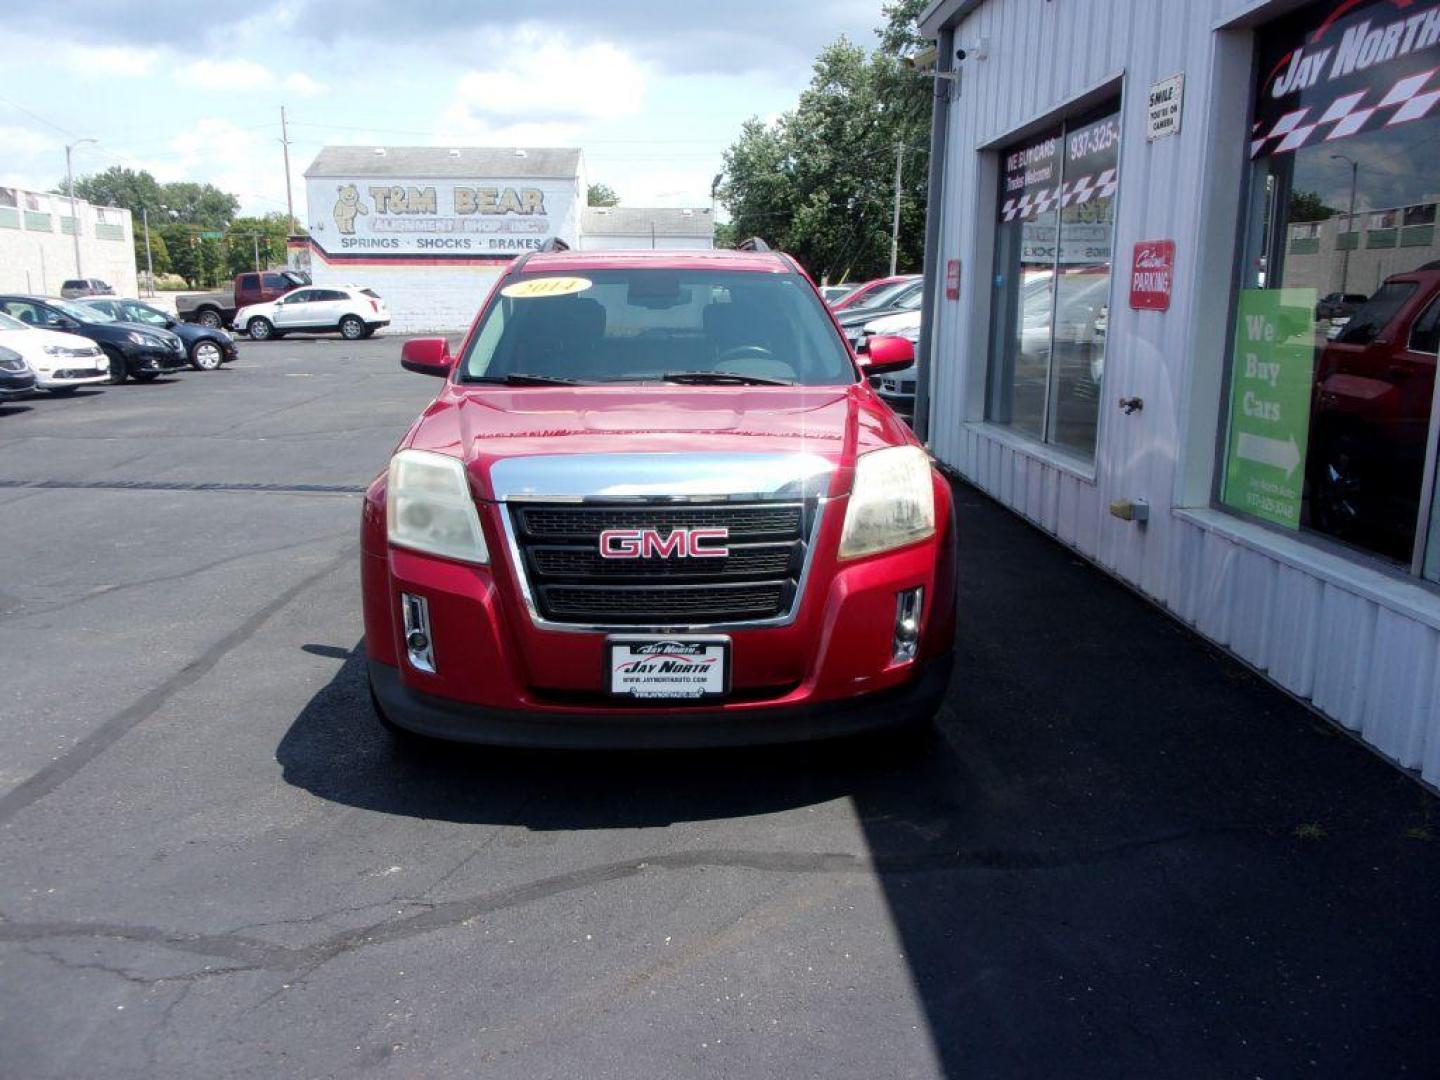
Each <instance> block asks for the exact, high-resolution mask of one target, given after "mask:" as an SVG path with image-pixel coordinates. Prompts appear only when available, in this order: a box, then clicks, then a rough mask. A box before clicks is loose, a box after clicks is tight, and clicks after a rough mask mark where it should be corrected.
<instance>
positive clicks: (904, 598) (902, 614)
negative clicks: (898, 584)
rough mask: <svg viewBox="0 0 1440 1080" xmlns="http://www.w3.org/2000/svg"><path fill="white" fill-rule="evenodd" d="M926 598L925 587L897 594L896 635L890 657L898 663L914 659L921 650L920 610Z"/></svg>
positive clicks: (891, 645)
mask: <svg viewBox="0 0 1440 1080" xmlns="http://www.w3.org/2000/svg"><path fill="white" fill-rule="evenodd" d="M924 600H925V590H924V589H923V588H917V589H906V590H905V591H904V592H898V593H896V594H895V635H894V637H893V638H891V643H890V659H891V660H893V661H894V662H895V663H897V664H902V663H905V662H906V661H907V660H914V659H915V654H916V653H917V652H919V650H920V610H921V605H922V604H923V603H924Z"/></svg>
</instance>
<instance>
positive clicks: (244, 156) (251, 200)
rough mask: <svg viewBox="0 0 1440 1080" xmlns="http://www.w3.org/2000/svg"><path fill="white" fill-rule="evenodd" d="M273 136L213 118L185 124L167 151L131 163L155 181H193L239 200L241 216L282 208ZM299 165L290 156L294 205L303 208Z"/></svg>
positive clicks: (280, 164) (282, 184)
mask: <svg viewBox="0 0 1440 1080" xmlns="http://www.w3.org/2000/svg"><path fill="white" fill-rule="evenodd" d="M277 135H278V133H272V132H267V131H254V130H250V131H247V130H245V129H244V128H242V127H239V126H238V125H236V124H234V123H232V122H231V121H229V120H224V119H221V118H219V117H214V116H209V117H205V118H203V119H201V120H200V121H198V122H197V123H194V124H191V125H190V126H189V127H188V128H187V129H186V130H185V131H182V132H181V133H180V134H178V135H176V136H175V137H174V138H173V139H171V140H170V148H171V151H172V153H171V154H170V155H168V156H166V157H163V158H159V159H156V160H153V161H151V162H148V163H147V162H145V161H143V160H142V161H140V162H137V165H136V167H143V168H148V169H149V170H150V171H151V172H152V173H154V175H155V178H156V179H157V180H160V181H172V180H195V181H198V182H201V183H209V184H214V185H215V186H216V187H218V188H219V189H220V190H221V191H228V192H231V193H232V194H234V195H235V196H237V197H238V198H239V199H240V206H241V213H245V214H265V213H270V212H272V211H275V210H280V211H283V210H284V209H285V170H284V165H283V162H282V158H281V154H280V147H279V144H278V138H277ZM304 168H305V163H304V162H303V161H298V160H296V155H294V154H291V161H290V175H291V183H292V184H293V186H294V191H295V196H296V199H297V202H298V204H299V205H297V206H296V216H297V217H298V216H300V215H301V214H302V212H303V209H304V201H305V181H304V177H303V175H302V173H303V170H304Z"/></svg>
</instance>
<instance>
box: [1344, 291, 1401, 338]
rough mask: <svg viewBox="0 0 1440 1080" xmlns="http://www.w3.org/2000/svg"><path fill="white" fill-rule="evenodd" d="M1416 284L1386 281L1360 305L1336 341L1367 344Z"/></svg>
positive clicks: (1377, 334) (1398, 308)
mask: <svg viewBox="0 0 1440 1080" xmlns="http://www.w3.org/2000/svg"><path fill="white" fill-rule="evenodd" d="M1417 287H1418V286H1416V285H1414V284H1413V283H1411V282H1408V281H1394V282H1386V283H1385V284H1384V285H1381V286H1380V288H1379V289H1377V290H1376V292H1375V295H1374V296H1372V297H1370V299H1369V300H1367V301H1366V302H1365V304H1364V305H1362V306H1361V307H1360V309H1359V310H1358V311H1356V312H1355V314H1354V315H1352V316H1351V317H1350V321H1349V322H1348V323H1346V324H1345V329H1344V330H1342V331H1340V333H1339V335H1338V336H1337V337H1336V338H1335V340H1336V341H1340V342H1344V343H1346V344H1349V345H1368V344H1370V342H1372V341H1374V340H1375V338H1376V337H1377V336H1379V334H1380V331H1381V330H1384V329H1385V324H1386V323H1388V322H1389V321H1390V320H1391V319H1393V318H1394V317H1395V313H1396V312H1397V311H1399V310H1400V308H1401V306H1402V305H1403V304H1404V303H1405V301H1407V300H1409V299H1410V297H1411V296H1412V295H1413V294H1414V292H1415V290H1416V288H1417Z"/></svg>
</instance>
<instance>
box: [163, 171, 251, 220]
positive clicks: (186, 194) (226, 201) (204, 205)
mask: <svg viewBox="0 0 1440 1080" xmlns="http://www.w3.org/2000/svg"><path fill="white" fill-rule="evenodd" d="M160 190H161V198H160V201H161V202H163V203H164V204H165V205H166V206H167V207H169V209H170V211H171V212H172V213H173V214H174V215H175V220H177V221H179V222H182V223H183V224H186V225H199V226H200V227H201V228H204V229H214V230H221V229H224V228H225V227H226V226H228V225H229V224H230V222H231V221H233V220H234V219H235V214H236V212H237V211H238V210H239V209H240V200H239V199H237V198H236V197H235V196H234V195H231V194H230V193H229V192H225V191H221V190H220V189H219V188H217V187H216V186H215V185H214V184H195V183H190V182H189V181H181V182H179V183H174V184H163V185H161V189H160Z"/></svg>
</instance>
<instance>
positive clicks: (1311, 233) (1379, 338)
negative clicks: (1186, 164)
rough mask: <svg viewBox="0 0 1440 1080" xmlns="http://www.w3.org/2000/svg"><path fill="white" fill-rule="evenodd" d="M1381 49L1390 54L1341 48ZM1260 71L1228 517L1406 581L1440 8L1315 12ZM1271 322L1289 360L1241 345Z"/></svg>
mask: <svg viewBox="0 0 1440 1080" xmlns="http://www.w3.org/2000/svg"><path fill="white" fill-rule="evenodd" d="M1410 18H1414V19H1415V20H1416V22H1415V23H1414V26H1415V27H1416V28H1417V29H1416V30H1415V32H1414V33H1408V32H1406V31H1405V29H1404V28H1405V26H1406V25H1408V24H1407V23H1406V20H1407V19H1410ZM1397 19H1398V20H1399V25H1400V26H1401V31H1400V32H1399V33H1397V34H1394V35H1391V36H1390V37H1386V36H1385V33H1386V31H1385V28H1386V27H1389V26H1391V25H1392V24H1395V23H1396V20H1397ZM1367 24H1368V25H1367ZM1432 25H1433V26H1434V27H1436V28H1437V33H1434V34H1432V33H1430V31H1429V30H1428V29H1426V28H1427V27H1431V26H1432ZM1372 33H1373V34H1375V35H1377V40H1378V41H1380V43H1381V44H1382V45H1383V44H1384V43H1385V42H1391V43H1392V44H1393V46H1394V47H1393V48H1391V47H1389V46H1388V45H1386V46H1385V47H1384V48H1379V47H1377V48H1374V49H1368V48H1367V49H1365V50H1360V52H1357V51H1356V50H1355V49H1352V48H1349V47H1348V46H1346V44H1345V43H1346V42H1347V41H1348V42H1351V43H1352V44H1353V43H1355V42H1364V41H1366V40H1368V38H1367V35H1370V34H1372ZM1392 38H1393V41H1392ZM1325 50H1329V51H1328V53H1327V52H1325ZM1347 50H1348V51H1347ZM1361 53H1363V56H1364V63H1363V64H1362V63H1361V62H1360V61H1359V59H1357V57H1359V56H1360V55H1361ZM1309 57H1321V58H1322V59H1320V60H1316V61H1314V62H1313V63H1309V62H1308V61H1307V58H1309ZM1307 63H1308V66H1306V65H1307ZM1256 70H1257V72H1258V78H1259V82H1258V85H1257V87H1256V90H1255V101H1256V106H1255V115H1254V117H1253V132H1254V134H1253V137H1252V141H1251V143H1250V151H1251V159H1252V165H1251V175H1250V183H1249V192H1250V207H1249V211H1248V214H1247V222H1248V224H1247V230H1246V242H1245V249H1246V250H1245V253H1244V257H1243V259H1242V261H1241V267H1242V281H1241V290H1242V291H1241V293H1240V296H1239V297H1238V299H1237V302H1236V310H1237V315H1238V318H1237V323H1236V326H1235V328H1234V335H1235V342H1236V346H1235V349H1234V351H1233V354H1232V357H1231V361H1230V370H1231V377H1230V386H1229V388H1228V391H1227V400H1228V402H1229V410H1228V419H1227V427H1228V435H1227V439H1226V457H1225V462H1224V466H1223V470H1222V473H1221V476H1220V478H1219V484H1220V491H1221V499H1222V501H1224V502H1226V503H1227V504H1228V505H1230V506H1232V507H1233V508H1235V509H1237V510H1242V511H1245V512H1247V513H1251V514H1254V515H1255V516H1258V517H1260V518H1263V519H1265V520H1268V521H1270V522H1272V523H1274V524H1277V525H1282V526H1284V527H1287V528H1292V529H1302V530H1307V531H1313V532H1318V533H1324V534H1326V535H1328V536H1330V537H1333V538H1335V539H1338V540H1340V541H1343V542H1344V543H1346V544H1349V545H1353V546H1355V547H1358V548H1362V549H1365V550H1367V551H1370V552H1374V553H1376V554H1380V555H1383V556H1386V557H1389V558H1391V559H1393V560H1395V561H1396V562H1397V563H1399V564H1402V565H1404V566H1407V567H1408V566H1410V565H1411V564H1412V559H1413V558H1414V556H1415V548H1416V546H1417V543H1416V541H1417V536H1418V535H1419V533H1418V529H1419V526H1420V525H1421V524H1422V522H1423V521H1425V519H1426V518H1427V517H1428V515H1430V514H1431V512H1432V511H1431V506H1430V500H1429V497H1428V493H1427V492H1426V490H1425V488H1424V478H1425V461H1426V452H1427V448H1428V446H1429V444H1430V443H1431V442H1433V440H1434V439H1435V431H1434V427H1433V425H1432V417H1431V400H1432V396H1433V391H1434V385H1435V356H1434V354H1433V352H1427V351H1426V350H1425V346H1426V345H1427V344H1428V343H1430V341H1431V338H1430V336H1429V332H1428V331H1427V323H1426V320H1427V319H1429V318H1431V316H1430V314H1429V313H1430V312H1432V311H1435V310H1436V308H1437V297H1440V235H1437V230H1436V228H1435V221H1436V216H1437V215H1436V207H1437V203H1440V107H1437V106H1440V0H1415V2H1414V3H1413V4H1412V5H1410V6H1408V7H1407V10H1406V11H1405V12H1403V13H1400V12H1397V8H1396V5H1394V4H1393V3H1391V2H1389V0H1359V2H1356V3H1352V4H1346V5H1340V6H1338V7H1337V5H1336V4H1335V3H1333V2H1332V0H1323V2H1318V3H1311V4H1309V5H1307V6H1305V7H1304V8H1302V9H1300V10H1298V11H1296V12H1294V13H1292V14H1290V15H1287V16H1285V17H1283V18H1281V19H1279V20H1276V21H1275V22H1273V23H1271V24H1270V25H1269V26H1267V27H1266V28H1264V29H1263V30H1262V31H1261V34H1260V49H1259V58H1258V62H1257V67H1256ZM1312 76H1313V77H1312ZM1397 87H1402V88H1404V89H1405V91H1406V92H1405V93H1404V94H1401V93H1400V92H1399V90H1397ZM1412 102H1413V103H1412ZM1277 290H1283V293H1281V294H1279V295H1282V296H1283V298H1284V299H1283V302H1281V303H1280V304H1279V305H1276V304H1275V303H1273V302H1271V303H1268V304H1267V301H1266V300H1265V296H1266V295H1267V294H1270V293H1274V292H1276V291H1277ZM1266 311H1275V312H1280V313H1281V314H1279V315H1277V319H1279V320H1280V321H1283V322H1284V323H1285V325H1284V328H1283V334H1284V336H1285V337H1284V344H1283V348H1280V347H1274V346H1272V345H1271V344H1270V343H1269V342H1267V341H1265V340H1256V339H1254V338H1250V337H1247V320H1248V325H1252V326H1257V327H1258V326H1261V325H1262V324H1263V318H1262V315H1263V313H1264V312H1266ZM1287 386H1289V387H1290V396H1289V397H1287V396H1286V393H1287V390H1286V387H1287ZM1296 386H1298V387H1299V388H1300V390H1301V392H1300V393H1298V394H1297V393H1295V392H1294V388H1295V387H1296ZM1307 388H1308V391H1307ZM1422 504H1423V509H1422ZM1432 539H1433V537H1432ZM1429 572H1430V571H1428V570H1427V573H1429Z"/></svg>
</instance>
